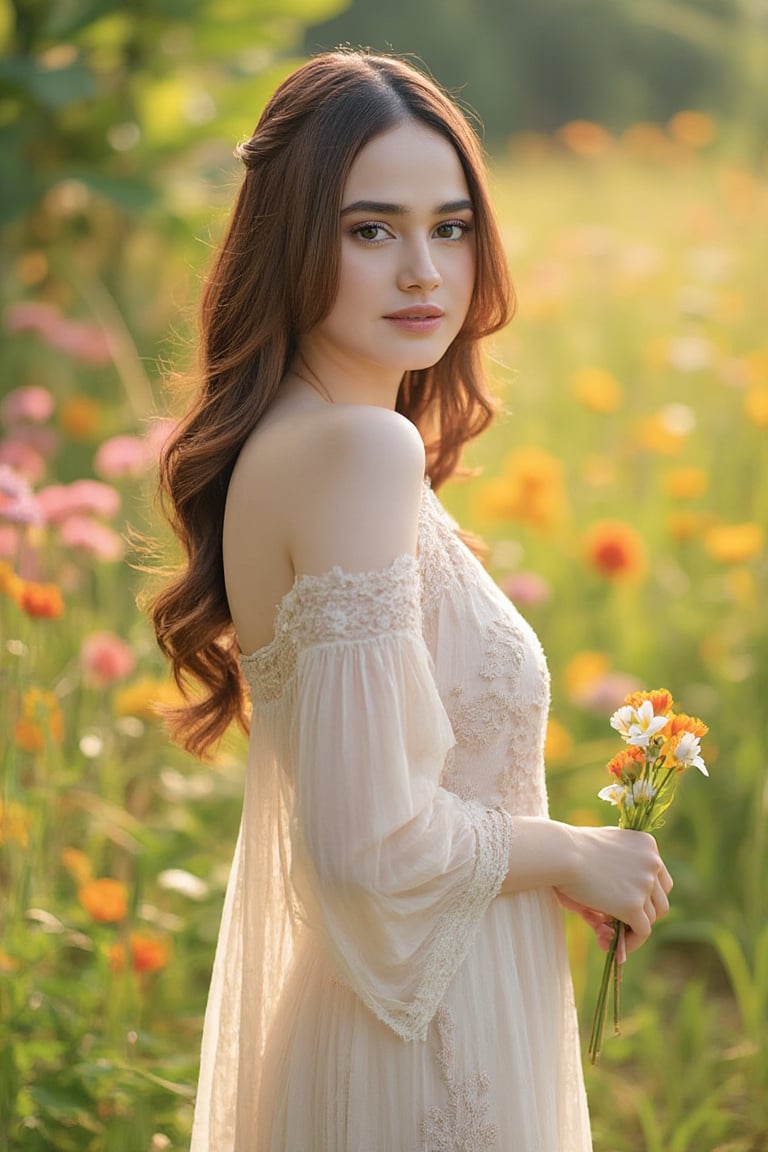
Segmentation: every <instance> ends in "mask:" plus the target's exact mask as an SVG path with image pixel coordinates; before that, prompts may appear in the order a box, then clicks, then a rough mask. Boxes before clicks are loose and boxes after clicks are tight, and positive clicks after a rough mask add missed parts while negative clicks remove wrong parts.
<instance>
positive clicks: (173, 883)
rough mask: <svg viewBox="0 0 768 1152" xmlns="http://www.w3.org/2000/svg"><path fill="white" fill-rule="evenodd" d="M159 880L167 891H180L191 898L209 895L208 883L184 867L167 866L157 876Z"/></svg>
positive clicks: (197, 898)
mask: <svg viewBox="0 0 768 1152" xmlns="http://www.w3.org/2000/svg"><path fill="white" fill-rule="evenodd" d="M157 882H158V884H159V885H160V887H161V888H164V889H165V891H166V892H180V893H181V895H182V896H188V897H189V899H190V900H205V898H206V896H207V895H208V885H207V884H206V882H205V880H201V879H200V877H199V876H193V875H192V873H191V872H187V871H186V870H185V869H184V868H166V870H165V872H161V873H160V875H159V876H158V878H157Z"/></svg>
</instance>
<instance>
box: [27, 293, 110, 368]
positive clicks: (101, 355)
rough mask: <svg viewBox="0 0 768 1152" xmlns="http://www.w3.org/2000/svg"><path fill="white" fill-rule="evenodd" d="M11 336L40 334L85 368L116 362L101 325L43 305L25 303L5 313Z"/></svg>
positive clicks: (32, 302) (53, 346) (28, 301)
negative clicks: (22, 333) (23, 333)
mask: <svg viewBox="0 0 768 1152" xmlns="http://www.w3.org/2000/svg"><path fill="white" fill-rule="evenodd" d="M5 326H6V328H7V329H8V331H9V332H36V333H37V334H38V336H39V337H40V338H41V340H43V341H45V343H46V344H47V345H48V346H49V347H50V348H56V349H57V350H58V351H60V352H66V353H67V355H68V356H72V357H73V358H74V359H75V360H79V361H80V362H81V363H82V364H96V365H98V364H108V363H109V361H110V360H111V358H112V352H111V348H110V341H109V335H108V333H106V332H105V331H104V329H103V328H101V327H100V326H99V325H98V324H92V323H90V322H89V321H87V320H71V319H69V318H68V317H66V316H62V314H61V312H60V311H59V309H58V308H56V307H54V305H52V304H46V303H44V302H42V301H36V300H25V301H22V302H20V303H18V304H12V305H11V306H10V308H7V309H6V312H5Z"/></svg>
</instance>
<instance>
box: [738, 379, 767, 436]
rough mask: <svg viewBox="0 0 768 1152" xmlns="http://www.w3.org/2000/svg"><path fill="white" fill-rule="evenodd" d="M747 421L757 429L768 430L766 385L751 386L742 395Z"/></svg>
mask: <svg viewBox="0 0 768 1152" xmlns="http://www.w3.org/2000/svg"><path fill="white" fill-rule="evenodd" d="M744 411H745V412H746V414H747V419H748V420H751V422H752V423H753V424H756V425H757V427H758V428H768V384H753V385H752V387H751V388H748V389H747V391H746V392H745V393H744Z"/></svg>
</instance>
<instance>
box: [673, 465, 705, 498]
mask: <svg viewBox="0 0 768 1152" xmlns="http://www.w3.org/2000/svg"><path fill="white" fill-rule="evenodd" d="M662 483H663V486H664V491H665V492H666V494H667V496H672V497H674V498H675V499H676V500H696V499H697V498H698V497H699V496H703V495H704V493H705V492H706V490H707V484H708V483H709V477H708V475H707V473H706V472H705V471H704V469H703V468H694V467H691V468H670V469H669V471H668V472H665V473H664V476H663V477H662Z"/></svg>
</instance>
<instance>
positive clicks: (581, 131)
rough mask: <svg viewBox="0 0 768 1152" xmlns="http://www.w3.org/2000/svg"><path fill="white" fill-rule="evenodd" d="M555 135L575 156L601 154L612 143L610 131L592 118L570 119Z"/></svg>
mask: <svg viewBox="0 0 768 1152" xmlns="http://www.w3.org/2000/svg"><path fill="white" fill-rule="evenodd" d="M557 135H558V136H559V137H560V139H561V140H562V142H563V143H564V144H565V146H566V148H568V149H570V151H571V152H575V153H576V155H577V156H588V157H590V158H592V157H594V156H602V155H603V153H605V152H607V151H608V150H609V148H610V147H611V145H612V144H613V138H612V137H611V135H610V133H609V132H607V131H606V130H605V128H603V126H602V125H601V124H595V123H594V122H593V121H592V120H571V121H569V122H568V123H567V124H563V126H562V128H559V129H558V131H557Z"/></svg>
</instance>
